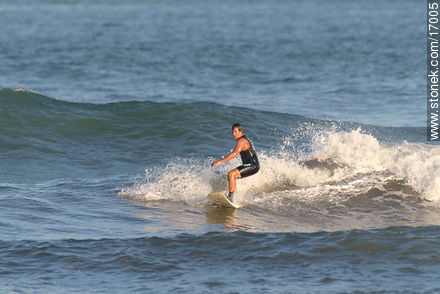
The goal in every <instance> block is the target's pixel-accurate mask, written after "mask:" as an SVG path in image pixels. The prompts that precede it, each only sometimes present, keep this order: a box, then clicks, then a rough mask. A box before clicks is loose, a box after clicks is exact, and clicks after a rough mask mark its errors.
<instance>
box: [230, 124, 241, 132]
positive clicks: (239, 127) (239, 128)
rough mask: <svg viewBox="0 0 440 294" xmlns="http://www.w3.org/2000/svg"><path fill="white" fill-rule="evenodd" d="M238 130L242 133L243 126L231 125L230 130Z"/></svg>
mask: <svg viewBox="0 0 440 294" xmlns="http://www.w3.org/2000/svg"><path fill="white" fill-rule="evenodd" d="M235 128H238V130H239V131H240V132H243V126H242V125H241V124H239V123H235V124H233V125H232V129H235Z"/></svg>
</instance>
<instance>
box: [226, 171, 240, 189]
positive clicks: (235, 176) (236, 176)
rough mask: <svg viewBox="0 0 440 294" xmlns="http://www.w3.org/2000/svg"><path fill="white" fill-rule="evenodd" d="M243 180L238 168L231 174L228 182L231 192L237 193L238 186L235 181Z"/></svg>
mask: <svg viewBox="0 0 440 294" xmlns="http://www.w3.org/2000/svg"><path fill="white" fill-rule="evenodd" d="M239 178H241V175H240V171H239V170H238V169H237V168H236V169H233V170H231V171H230V172H229V174H228V181H229V192H235V191H236V190H237V185H236V184H235V180H236V179H239Z"/></svg>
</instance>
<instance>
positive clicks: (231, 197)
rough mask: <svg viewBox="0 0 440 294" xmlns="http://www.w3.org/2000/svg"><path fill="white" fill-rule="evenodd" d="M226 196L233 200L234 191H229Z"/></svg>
mask: <svg viewBox="0 0 440 294" xmlns="http://www.w3.org/2000/svg"><path fill="white" fill-rule="evenodd" d="M226 198H228V199H229V201H231V202H232V199H234V192H229V194H228V196H226Z"/></svg>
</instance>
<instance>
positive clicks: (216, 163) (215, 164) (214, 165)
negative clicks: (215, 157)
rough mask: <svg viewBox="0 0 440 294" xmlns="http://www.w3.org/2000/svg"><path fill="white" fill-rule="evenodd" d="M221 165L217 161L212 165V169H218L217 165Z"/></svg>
mask: <svg viewBox="0 0 440 294" xmlns="http://www.w3.org/2000/svg"><path fill="white" fill-rule="evenodd" d="M219 163H220V162H218V161H215V162H214V163H213V164H212V165H211V167H216V166H217V165H219Z"/></svg>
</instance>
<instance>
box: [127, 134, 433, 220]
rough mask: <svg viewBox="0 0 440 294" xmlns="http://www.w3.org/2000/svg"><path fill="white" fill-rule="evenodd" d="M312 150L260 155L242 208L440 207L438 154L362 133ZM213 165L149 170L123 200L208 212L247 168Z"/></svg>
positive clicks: (243, 186)
mask: <svg viewBox="0 0 440 294" xmlns="http://www.w3.org/2000/svg"><path fill="white" fill-rule="evenodd" d="M310 144H311V146H310V149H311V151H310V152H304V149H300V150H295V146H292V143H291V141H290V140H289V139H286V141H285V145H284V148H280V149H279V150H276V151H271V152H264V151H262V152H260V154H259V157H260V162H261V169H260V172H259V173H258V174H256V175H255V176H252V177H249V178H246V179H245V180H239V181H238V184H237V185H238V186H237V187H238V188H237V189H238V192H237V193H236V201H237V202H238V203H239V204H241V205H243V206H245V207H246V206H249V207H260V208H265V209H270V210H272V211H274V212H276V213H278V214H280V213H281V214H285V215H293V214H295V213H296V212H298V208H305V207H309V208H310V207H311V206H313V207H314V208H316V209H334V210H335V211H337V209H338V207H339V205H342V206H345V207H346V208H345V209H346V210H345V211H347V210H350V209H352V208H353V207H354V208H357V206H358V205H359V203H358V201H357V200H359V198H362V197H366V198H368V199H369V200H374V201H371V203H367V204H366V207H364V208H363V209H365V210H368V209H369V208H371V206H372V205H375V204H377V202H378V201H383V199H384V198H385V199H386V198H387V197H390V198H393V197H394V199H396V197H398V201H400V202H401V203H402V205H405V203H408V202H411V201H413V199H414V198H417V199H423V200H426V201H428V202H432V203H434V204H435V205H438V204H439V203H440V193H439V191H440V176H439V175H438V173H437V171H438V169H439V168H440V147H438V146H433V145H427V144H423V143H408V142H401V143H389V142H380V141H378V140H377V139H376V138H375V137H374V136H372V135H370V134H367V133H365V132H363V131H362V130H361V129H356V130H352V131H349V132H337V131H334V132H316V133H315V134H314V135H313V139H312V140H311V143H310ZM213 160H214V159H213V158H207V159H180V158H174V159H172V160H170V161H169V162H168V163H166V165H165V166H156V167H152V168H149V169H147V170H146V176H145V178H144V179H143V180H142V181H139V182H136V183H135V184H134V185H133V186H129V187H124V188H122V189H121V190H120V192H119V195H120V196H128V197H132V198H136V199H141V200H142V199H143V200H147V201H151V200H171V201H183V202H186V203H188V204H190V205H196V206H197V205H206V195H207V194H209V193H210V192H212V191H225V190H226V188H227V181H226V177H225V175H226V174H227V172H228V171H229V170H230V169H232V168H234V167H236V166H237V165H239V164H240V163H239V161H238V160H235V159H234V160H233V161H230V162H228V163H225V164H223V165H220V166H219V167H218V168H216V169H212V168H210V163H211V162H212V161H213ZM225 192H226V191H225Z"/></svg>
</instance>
